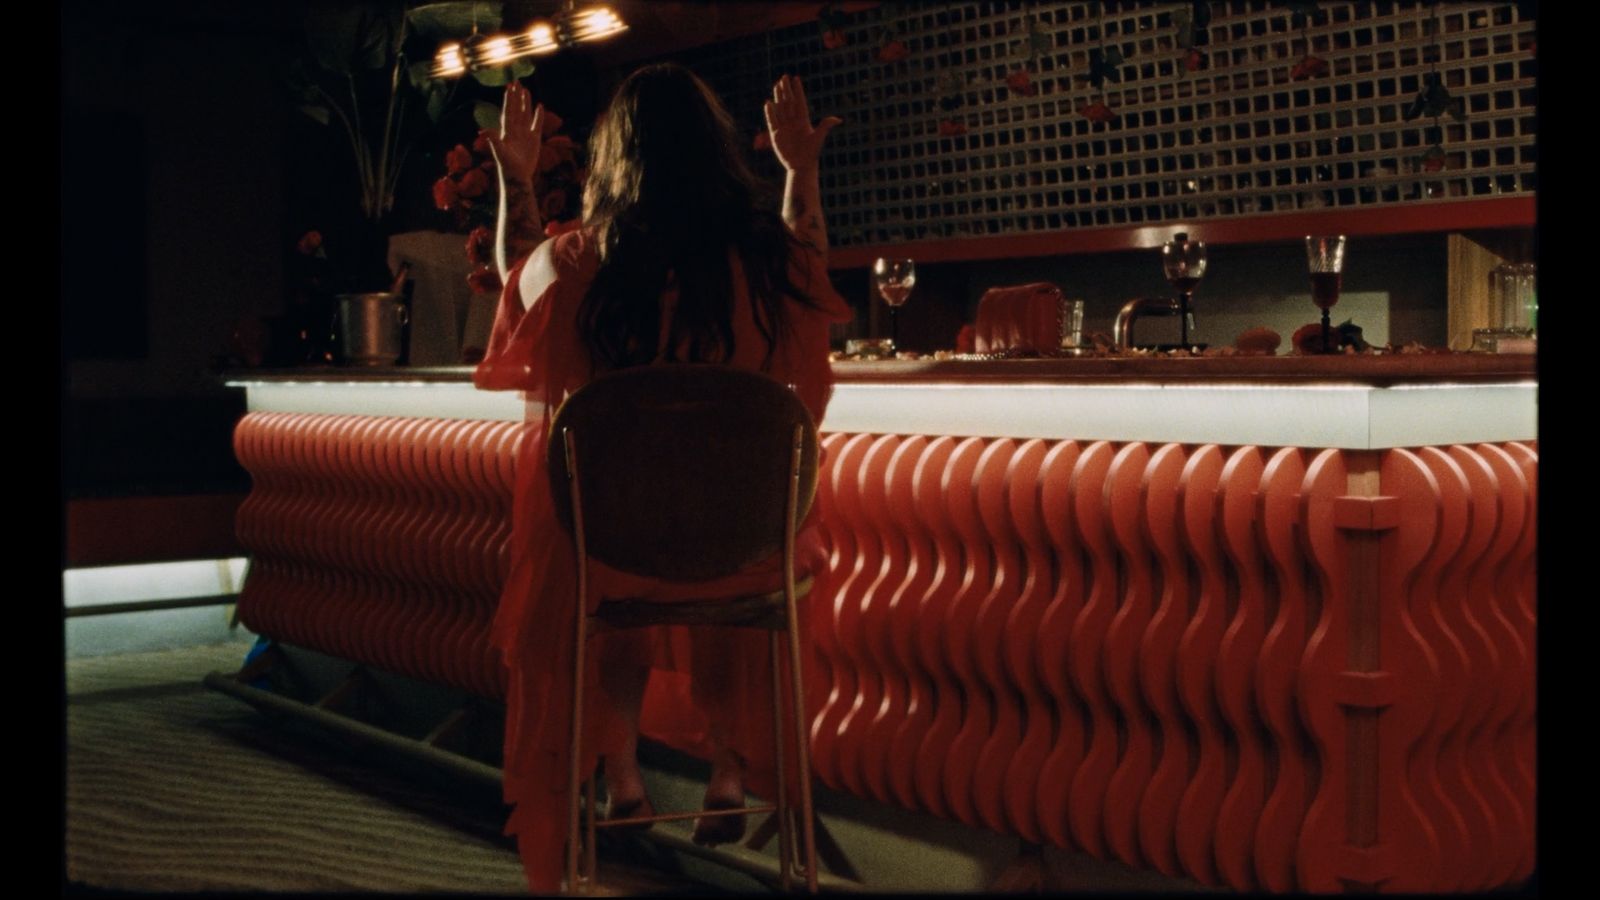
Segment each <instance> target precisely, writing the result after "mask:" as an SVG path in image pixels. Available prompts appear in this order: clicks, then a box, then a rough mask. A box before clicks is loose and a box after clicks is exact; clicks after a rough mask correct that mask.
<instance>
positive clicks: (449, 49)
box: [430, 0, 628, 78]
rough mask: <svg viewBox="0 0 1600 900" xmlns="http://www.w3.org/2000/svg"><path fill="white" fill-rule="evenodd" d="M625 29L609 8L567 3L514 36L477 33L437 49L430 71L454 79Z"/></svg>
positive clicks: (595, 39)
mask: <svg viewBox="0 0 1600 900" xmlns="http://www.w3.org/2000/svg"><path fill="white" fill-rule="evenodd" d="M627 30H628V24H627V23H626V22H624V21H622V17H621V16H619V15H617V13H616V11H615V10H613V9H611V7H609V6H586V7H584V8H583V9H579V8H578V7H577V4H576V3H575V0H566V3H565V5H563V6H562V8H561V10H560V11H559V12H557V13H556V15H555V19H554V21H548V20H545V19H535V20H533V22H531V23H529V25H528V27H527V28H525V29H523V30H522V31H519V32H517V33H515V34H510V35H505V34H495V35H482V34H478V33H477V30H476V28H474V30H473V33H472V36H471V37H469V38H467V39H466V40H464V41H452V42H450V43H447V44H444V45H443V46H441V47H440V48H439V52H438V53H437V54H435V55H434V59H433V67H432V69H431V70H430V71H431V73H432V75H433V77H434V78H456V77H459V76H461V75H465V74H466V73H467V72H469V71H472V70H477V69H490V68H495V67H498V66H504V65H507V64H509V63H511V62H514V61H516V60H519V59H523V58H525V57H529V56H544V55H545V54H548V53H554V52H556V51H557V50H559V49H561V48H563V47H572V46H574V45H577V44H580V43H590V42H593V41H603V40H606V39H608V38H611V37H615V36H616V35H619V34H621V33H622V32H624V31H627Z"/></svg>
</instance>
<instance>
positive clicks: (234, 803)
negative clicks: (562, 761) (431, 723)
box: [65, 644, 700, 894]
mask: <svg viewBox="0 0 1600 900" xmlns="http://www.w3.org/2000/svg"><path fill="white" fill-rule="evenodd" d="M242 655H243V651H242V648H241V647H240V646H239V645H238V644H228V645H218V646H210V647H192V648H184V649H179V650H164V651H158V652H150V653H137V654H124V655H118V656H103V657H93V658H83V659H72V660H69V661H68V663H67V707H66V713H67V779H66V808H65V817H66V818H65V821H66V875H67V879H68V882H69V885H76V886H86V887H90V888H109V889H116V890H136V891H162V892H165V891H205V892H213V891H297V892H300V891H315V892H323V891H376V892H402V893H415V892H438V891H444V892H451V893H488V894H520V893H526V885H525V882H524V881H523V877H522V869H521V866H520V865H519V863H518V861H517V857H516V854H515V852H514V850H513V848H512V845H511V843H510V841H509V840H508V839H507V838H504V837H502V836H501V835H500V827H501V825H502V824H503V822H504V809H503V807H501V805H500V804H499V802H498V799H497V798H495V797H493V796H474V795H473V793H472V792H471V791H466V790H464V789H463V788H462V787H461V786H459V785H455V786H452V785H448V784H440V783H436V782H430V781H429V780H428V779H425V778H418V777H408V776H407V775H406V774H405V773H403V772H398V771H395V770H393V769H386V768H383V767H374V766H372V765H369V764H366V763H365V762H363V760H362V759H360V758H359V757H357V756H356V755H354V754H353V753H351V752H349V751H347V750H345V749H344V748H342V747H341V746H340V745H338V744H337V743H335V742H333V741H332V739H328V738H325V737H322V736H320V735H313V734H307V733H305V732H304V731H303V730H297V729H296V728H294V727H293V726H292V725H289V724H287V723H273V722H271V721H269V720H268V719H267V717H265V716H264V715H263V714H262V713H260V712H257V711H256V710H255V709H253V708H251V707H249V706H247V705H245V704H243V703H240V702H239V701H237V700H234V699H232V698H229V697H226V696H223V695H221V694H217V693H215V692H212V691H209V690H206V689H205V688H204V687H202V686H201V684H200V679H201V677H202V676H204V675H205V674H206V673H207V672H210V671H213V670H221V671H234V670H236V669H237V668H238V667H239V665H240V662H241V659H242ZM479 793H490V794H492V793H493V792H492V791H491V792H479ZM601 880H602V882H603V884H605V885H606V887H607V888H608V890H607V891H606V892H607V893H633V894H637V893H680V892H692V891H697V890H698V889H699V887H700V886H698V885H691V884H687V883H685V882H684V881H683V880H682V879H674V878H673V877H672V876H670V875H664V874H660V873H657V872H654V871H652V870H650V869H648V868H645V867H643V866H640V865H637V864H635V863H634V862H631V861H630V862H623V861H612V862H611V863H610V864H609V865H605V864H603V865H602V872H601Z"/></svg>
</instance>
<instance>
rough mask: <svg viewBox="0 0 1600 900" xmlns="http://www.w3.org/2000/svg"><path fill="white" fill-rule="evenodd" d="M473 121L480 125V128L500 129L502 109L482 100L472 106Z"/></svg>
mask: <svg viewBox="0 0 1600 900" xmlns="http://www.w3.org/2000/svg"><path fill="white" fill-rule="evenodd" d="M472 121H474V122H477V123H478V127H479V128H494V129H498V128H499V127H500V107H498V106H495V105H494V104H493V103H485V102H483V101H482V100H479V101H478V102H476V103H474V104H472Z"/></svg>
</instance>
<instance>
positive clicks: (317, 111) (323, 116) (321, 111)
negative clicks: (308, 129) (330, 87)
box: [300, 103, 332, 125]
mask: <svg viewBox="0 0 1600 900" xmlns="http://www.w3.org/2000/svg"><path fill="white" fill-rule="evenodd" d="M300 111H301V112H303V113H305V114H306V115H307V116H309V117H311V118H313V119H315V120H317V122H319V123H321V124H323V125H326V124H328V122H329V120H330V119H331V118H332V114H331V113H329V112H328V108H327V107H326V106H315V105H313V104H310V103H306V104H302V105H301V107H300Z"/></svg>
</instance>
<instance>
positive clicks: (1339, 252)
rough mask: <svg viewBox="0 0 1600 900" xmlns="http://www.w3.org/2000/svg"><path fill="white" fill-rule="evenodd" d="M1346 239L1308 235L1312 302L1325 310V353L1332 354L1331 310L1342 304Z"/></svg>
mask: <svg viewBox="0 0 1600 900" xmlns="http://www.w3.org/2000/svg"><path fill="white" fill-rule="evenodd" d="M1344 245H1345V237H1344V235H1342V234H1336V235H1307V237H1306V270H1307V272H1309V273H1310V275H1311V302H1312V303H1315V304H1316V305H1317V308H1318V309H1320V310H1322V352H1323V353H1329V352H1332V350H1333V348H1332V347H1330V346H1329V343H1330V341H1331V338H1330V328H1329V325H1328V321H1329V315H1328V310H1329V309H1331V308H1332V307H1333V305H1334V304H1335V303H1338V302H1339V288H1340V287H1341V280H1342V279H1343V277H1344Z"/></svg>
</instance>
